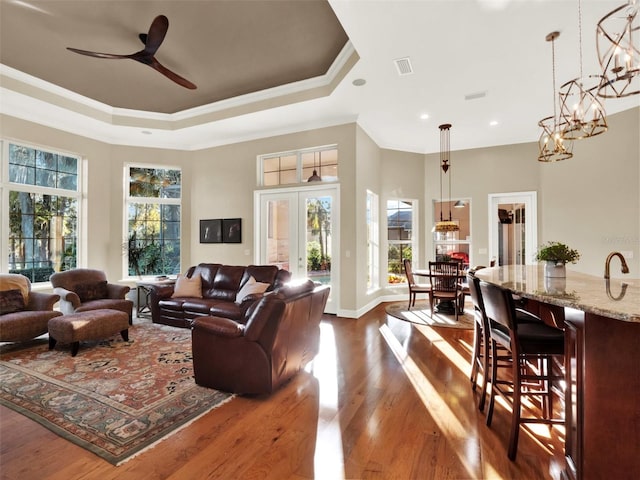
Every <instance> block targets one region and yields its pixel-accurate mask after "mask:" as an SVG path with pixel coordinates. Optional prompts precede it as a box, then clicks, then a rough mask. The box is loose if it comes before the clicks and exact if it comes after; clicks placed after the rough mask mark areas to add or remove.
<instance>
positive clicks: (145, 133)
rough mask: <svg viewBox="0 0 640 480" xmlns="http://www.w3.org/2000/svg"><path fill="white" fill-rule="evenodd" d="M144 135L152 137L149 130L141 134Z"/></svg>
mask: <svg viewBox="0 0 640 480" xmlns="http://www.w3.org/2000/svg"><path fill="white" fill-rule="evenodd" d="M141 133H142V134H143V135H151V132H150V131H149V130H142V132H141Z"/></svg>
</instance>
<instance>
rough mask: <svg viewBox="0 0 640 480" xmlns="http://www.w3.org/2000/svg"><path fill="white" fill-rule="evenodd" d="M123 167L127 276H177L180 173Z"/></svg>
mask: <svg viewBox="0 0 640 480" xmlns="http://www.w3.org/2000/svg"><path fill="white" fill-rule="evenodd" d="M126 168H127V174H128V175H127V177H128V181H129V185H128V189H127V198H126V209H127V211H126V218H127V223H128V224H127V229H126V231H127V241H126V243H127V260H128V275H129V276H133V275H137V276H142V275H173V274H177V273H180V211H181V197H182V193H181V185H182V172H181V170H179V169H171V168H155V167H148V166H132V165H129V166H127V167H126Z"/></svg>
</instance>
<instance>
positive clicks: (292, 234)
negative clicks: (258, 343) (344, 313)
mask: <svg viewBox="0 0 640 480" xmlns="http://www.w3.org/2000/svg"><path fill="white" fill-rule="evenodd" d="M255 208H256V210H257V211H256V214H255V216H254V218H255V219H256V222H259V225H256V226H255V230H254V231H255V232H256V238H255V248H254V251H255V252H256V257H257V258H256V262H257V263H258V264H262V265H277V266H278V267H280V268H284V269H285V270H289V271H290V272H291V274H292V277H293V278H294V279H299V278H305V277H308V278H311V279H312V280H313V281H315V282H320V283H322V284H325V285H330V286H331V293H330V295H329V300H328V301H327V306H326V308H325V312H327V313H336V312H337V310H338V294H339V291H340V290H339V286H338V275H337V272H339V268H338V262H339V260H340V250H339V229H338V225H339V223H338V220H339V219H338V214H339V211H340V210H339V208H338V188H337V186H333V187H322V188H317V187H312V188H309V187H306V188H294V189H278V190H268V191H256V192H255Z"/></svg>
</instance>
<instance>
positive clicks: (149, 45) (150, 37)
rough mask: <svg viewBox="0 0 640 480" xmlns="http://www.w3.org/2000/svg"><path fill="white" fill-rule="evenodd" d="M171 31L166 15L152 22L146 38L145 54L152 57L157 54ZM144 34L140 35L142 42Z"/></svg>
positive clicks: (159, 16)
mask: <svg viewBox="0 0 640 480" xmlns="http://www.w3.org/2000/svg"><path fill="white" fill-rule="evenodd" d="M168 29H169V19H168V18H167V17H165V16H164V15H158V16H157V17H156V18H154V19H153V22H151V26H150V27H149V33H147V35H146V36H145V37H144V52H145V53H149V54H151V55H153V54H155V53H156V51H157V50H158V48H159V47H160V45H161V44H162V41H163V40H164V37H165V35H166V34H167V30H168ZM143 35H144V34H140V35H139V37H140V40H142V38H143Z"/></svg>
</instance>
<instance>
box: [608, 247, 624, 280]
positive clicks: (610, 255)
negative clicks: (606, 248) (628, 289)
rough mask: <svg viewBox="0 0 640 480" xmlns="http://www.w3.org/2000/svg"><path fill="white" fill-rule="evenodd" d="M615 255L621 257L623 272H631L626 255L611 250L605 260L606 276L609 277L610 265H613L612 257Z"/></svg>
mask: <svg viewBox="0 0 640 480" xmlns="http://www.w3.org/2000/svg"><path fill="white" fill-rule="evenodd" d="M613 257H618V258H619V259H620V263H621V264H622V265H621V266H620V268H621V270H622V273H629V267H628V266H627V261H626V260H625V259H624V255H622V254H621V253H620V252H611V253H610V254H609V255H607V260H606V261H605V262H604V278H606V279H609V267H610V265H611V259H612V258H613Z"/></svg>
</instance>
